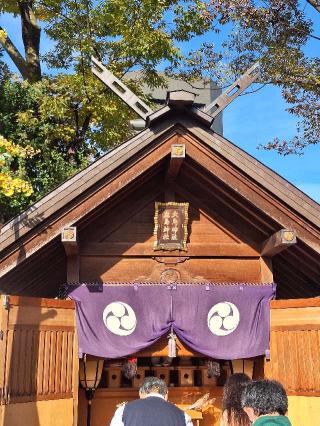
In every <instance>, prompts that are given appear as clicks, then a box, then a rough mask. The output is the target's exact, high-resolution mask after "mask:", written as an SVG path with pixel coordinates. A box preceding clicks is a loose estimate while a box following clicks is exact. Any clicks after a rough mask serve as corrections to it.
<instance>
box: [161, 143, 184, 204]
mask: <svg viewBox="0 0 320 426" xmlns="http://www.w3.org/2000/svg"><path fill="white" fill-rule="evenodd" d="M185 156H186V147H185V145H184V144H173V145H171V157H170V163H169V166H168V170H167V173H166V177H165V186H166V191H165V201H166V202H169V201H175V196H174V191H173V189H172V184H173V182H174V181H175V179H176V177H177V176H178V174H179V171H180V168H181V166H182V163H183V160H184V159H185Z"/></svg>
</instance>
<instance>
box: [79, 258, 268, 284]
mask: <svg viewBox="0 0 320 426" xmlns="http://www.w3.org/2000/svg"><path fill="white" fill-rule="evenodd" d="M158 255H159V256H160V257H161V253H158ZM182 256H183V254H182ZM186 256H187V253H186ZM167 268H168V266H167V265H165V264H163V263H159V262H157V261H155V260H154V259H152V258H151V257H150V258H134V257H132V258H121V257H120V256H119V257H103V256H99V257H90V256H82V257H81V269H80V279H81V281H82V282H91V281H97V280H99V281H104V282H106V281H133V280H138V279H145V280H148V279H150V280H152V281H159V280H160V277H161V272H163V271H164V270H165V269H167ZM174 268H175V269H176V270H177V271H179V273H180V274H181V280H182V281H190V280H192V279H193V278H196V277H201V278H202V279H204V280H208V281H217V282H239V281H242V282H259V281H260V263H259V260H258V259H210V258H209V259H201V258H200V259H199V258H198V259H197V258H190V259H189V260H187V261H185V262H184V263H179V264H177V265H175V266H174Z"/></svg>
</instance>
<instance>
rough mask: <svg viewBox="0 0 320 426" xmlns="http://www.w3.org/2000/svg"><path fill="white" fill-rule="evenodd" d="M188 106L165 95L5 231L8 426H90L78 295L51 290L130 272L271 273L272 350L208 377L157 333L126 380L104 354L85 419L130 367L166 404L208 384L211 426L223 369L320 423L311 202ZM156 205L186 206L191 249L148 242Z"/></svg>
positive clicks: (122, 384) (114, 394)
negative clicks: (163, 390) (141, 126)
mask: <svg viewBox="0 0 320 426" xmlns="http://www.w3.org/2000/svg"><path fill="white" fill-rule="evenodd" d="M193 103H194V96H193V95H192V94H190V93H188V92H183V91H178V92H171V93H169V95H168V101H167V105H166V106H164V107H163V108H162V109H160V110H159V111H157V112H155V113H152V114H149V115H148V116H147V127H146V128H145V130H143V131H141V132H140V133H139V134H137V135H136V136H134V137H133V138H132V139H130V140H128V141H127V142H125V143H123V144H122V145H120V146H119V147H117V148H115V149H114V150H112V151H111V152H109V153H108V154H106V155H104V156H103V157H101V158H100V159H99V160H97V161H95V162H94V163H92V164H91V165H90V166H89V167H87V168H86V169H85V170H83V171H82V172H80V173H78V174H77V175H75V176H73V177H72V178H71V179H69V180H68V181H66V182H65V183H64V184H62V185H61V186H59V187H58V188H57V189H55V190H54V191H52V192H51V193H49V194H48V195H47V196H46V197H44V198H43V199H41V200H40V201H38V202H37V203H36V204H35V205H33V206H32V207H30V208H29V209H28V210H27V211H25V212H23V213H22V214H21V215H20V216H18V217H16V218H14V219H13V220H12V221H11V222H9V223H7V224H5V225H4V226H3V228H2V229H1V233H0V244H1V256H0V271H1V281H0V291H1V293H2V296H1V297H2V301H1V317H0V321H1V327H0V330H1V332H0V388H1V406H0V410H1V411H0V413H1V421H2V423H1V424H3V425H4V426H13V425H15V426H20V425H25V424H28V425H29V426H36V425H37V426H38V425H41V426H49V425H55V426H60V425H61V426H62V425H63V426H71V425H74V426H75V425H76V424H78V425H79V426H82V425H84V424H85V418H86V402H85V398H84V391H83V390H82V389H81V388H79V386H78V383H79V378H78V377H79V376H78V375H79V372H78V354H77V339H76V331H75V309H74V302H73V301H71V300H60V299H59V294H60V293H59V292H60V290H61V285H62V284H64V283H84V284H85V283H98V284H99V283H100V284H101V283H106V285H108V283H110V284H111V283H112V285H116V284H117V283H121V285H124V284H126V283H131V284H132V283H133V284H134V283H137V282H139V283H145V284H147V283H150V282H152V283H159V284H164V283H165V284H168V285H172V284H175V283H180V284H183V283H189V284H190V283H192V284H198V283H199V285H200V283H201V285H203V283H217V284H219V285H221V286H224V285H228V284H230V283H232V284H233V285H234V286H236V285H241V284H243V283H253V284H259V283H271V282H275V283H276V284H277V293H276V300H274V301H272V302H271V324H270V325H271V333H270V345H271V346H270V354H266V356H258V357H253V358H251V359H246V360H244V359H240V360H231V361H230V362H229V360H227V361H226V362H225V361H224V360H218V362H219V365H220V369H221V375H220V377H218V379H216V378H214V380H211V381H210V380H209V379H210V378H208V376H207V375H205V374H202V371H203V369H204V367H203V365H205V362H206V360H205V358H206V357H204V356H203V355H202V354H201V353H198V352H196V351H195V350H193V349H191V348H190V347H188V345H185V344H183V343H182V341H178V342H177V348H178V349H177V352H178V353H177V357H178V359H180V362H176V363H173V364H172V365H171V366H170V367H168V366H167V367H166V366H163V365H162V366H159V365H158V357H161V356H163V357H166V356H167V355H168V350H167V336H166V335H165V336H164V337H163V338H160V340H158V341H157V342H156V343H155V344H153V345H152V346H150V347H148V348H145V349H144V350H142V351H140V352H139V353H138V354H136V356H137V357H138V369H139V376H138V375H137V376H136V379H133V381H131V382H130V381H128V380H125V379H123V377H121V371H120V365H121V359H120V360H119V359H117V360H116V361H115V362H112V361H114V360H106V361H105V364H104V369H103V372H102V379H101V383H100V386H99V388H98V389H97V391H96V393H95V397H94V399H93V405H92V425H93V426H100V425H107V424H108V422H109V421H110V418H111V416H112V413H113V412H114V410H115V407H116V404H117V403H119V402H121V401H124V400H130V399H134V398H136V397H137V383H138V382H137V381H139V380H138V379H139V377H140V378H141V375H143V374H151V373H150V371H151V370H153V373H154V374H162V376H163V377H164V378H166V379H168V382H169V385H170V389H169V391H170V392H169V398H170V399H171V400H172V401H173V402H175V403H178V404H188V403H190V402H193V401H194V400H195V399H197V397H199V396H201V395H203V394H204V393H206V392H210V395H211V397H213V398H215V401H214V402H213V404H212V406H211V407H210V408H209V410H207V411H205V412H204V413H203V415H201V416H200V417H203V418H200V420H199V423H198V424H199V425H202V426H209V425H218V424H219V415H220V404H221V393H222V386H221V385H222V384H223V382H224V380H225V377H226V376H227V375H228V374H230V371H231V370H233V371H247V372H249V374H251V375H252V376H253V377H272V378H275V379H277V380H279V381H281V382H282V383H283V384H284V386H285V387H286V390H287V392H288V395H289V416H290V418H291V421H292V423H293V426H300V425H302V424H303V425H304V426H316V424H318V423H317V422H318V421H319V418H320V374H319V371H320V298H319V295H320V206H319V205H318V204H317V203H316V202H314V201H313V200H312V199H310V198H309V197H307V196H306V195H305V194H304V193H302V192H301V191H299V190H298V189H297V188H295V187H294V186H293V185H291V184H290V183H289V182H287V181H286V180H284V179H283V178H281V177H280V176H279V175H277V174H276V173H275V172H273V171H272V170H270V169H269V168H267V167H265V166H264V165H263V164H261V163H260V162H259V161H257V160H256V159H254V158H253V157H251V156H250V155H248V154H247V153H245V152H244V151H243V150H241V149H239V148H238V147H236V146H235V145H233V144H232V143H231V142H229V141H228V140H226V139H225V138H223V137H222V136H219V135H218V134H216V133H215V132H214V131H213V130H211V125H212V121H213V118H212V116H210V115H209V114H207V113H205V112H203V111H201V110H198V109H196V108H195V107H194V106H193ZM156 202H158V203H159V202H162V203H166V202H171V203H189V210H188V220H187V229H186V241H185V242H186V250H183V248H182V247H179V248H178V247H176V248H174V247H171V249H170V250H169V249H166V246H165V245H164V246H163V249H161V250H155V247H154V242H155V238H156V237H157V236H156V235H154V229H155V223H154V217H155V203H156ZM172 248H173V249H172ZM7 295H9V296H7ZM159 303H161V300H159ZM154 357H157V358H156V362H153V360H152V358H154ZM140 359H141V360H142V359H143V360H144V361H143V362H142V361H141V364H139V362H140ZM147 372H148V373H147ZM168 374H169V375H171V376H170V378H168ZM181 374H182V375H181ZM113 381H114V382H113ZM194 424H196V421H195V423H194Z"/></svg>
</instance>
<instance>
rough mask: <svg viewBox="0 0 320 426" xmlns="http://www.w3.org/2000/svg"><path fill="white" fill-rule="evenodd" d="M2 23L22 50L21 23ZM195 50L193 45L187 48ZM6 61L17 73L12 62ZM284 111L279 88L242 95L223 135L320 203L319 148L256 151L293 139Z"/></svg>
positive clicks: (313, 47) (7, 19)
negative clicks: (296, 152)
mask: <svg viewBox="0 0 320 426" xmlns="http://www.w3.org/2000/svg"><path fill="white" fill-rule="evenodd" d="M306 12H307V13H308V14H309V16H310V17H312V18H313V19H314V20H315V22H316V25H315V28H320V18H319V17H318V16H316V13H314V12H313V11H312V8H311V6H309V5H306ZM0 22H1V25H2V26H3V27H4V28H6V29H7V31H8V34H9V35H10V37H11V38H12V40H13V41H14V43H15V44H16V45H17V47H18V48H20V49H21V51H23V49H22V45H21V35H20V34H21V31H20V23H19V21H18V20H15V19H13V18H12V17H11V16H9V15H6V14H5V15H2V16H1V17H0ZM318 35H319V34H318ZM205 38H206V40H208V41H213V40H214V38H216V35H207V36H206V37H205ZM202 41H203V38H202ZM316 43H318V44H319V41H318V42H316V41H315V42H310V43H309V44H308V45H307V46H306V51H307V52H308V54H310V55H312V56H315V54H316V52H317V51H319V46H317V44H316ZM50 46H52V45H51V43H50V41H49V40H47V39H46V38H45V37H44V38H43V39H42V46H41V50H42V52H45V51H46V50H48V48H49V47H50ZM196 47H197V46H196V43H194V42H193V43H192V44H191V45H189V46H188V48H196ZM6 59H7V60H8V64H10V66H11V67H12V69H13V70H14V66H13V65H12V63H11V61H10V60H9V59H8V58H6ZM44 71H46V70H45V69H44ZM285 109H286V104H285V102H284V101H283V99H282V97H281V93H280V90H279V89H278V88H277V87H273V86H269V87H265V88H264V89H262V90H260V91H258V92H256V93H254V94H250V95H245V96H240V97H238V98H237V99H236V100H235V101H234V102H232V103H231V104H230V105H229V106H228V107H227V109H226V110H225V111H224V116H223V124H224V136H225V137H226V138H228V139H229V140H231V141H232V142H233V143H235V144H236V145H238V146H239V147H241V148H243V149H244V150H245V151H247V152H249V153H250V154H251V155H253V156H254V157H256V158H257V159H258V160H260V161H261V162H263V163H264V164H265V165H267V166H269V167H270V168H271V169H273V170H275V171H276V172H277V173H279V174H280V175H281V176H283V177H284V178H286V179H287V180H288V181H290V182H291V183H293V184H294V185H296V186H297V187H298V188H299V189H301V190H302V191H304V192H305V193H306V194H308V195H309V196H310V197H312V198H313V199H314V200H316V201H318V202H319V203H320V167H319V158H320V145H315V146H311V147H309V148H307V149H306V150H305V153H304V155H303V156H287V157H282V156H280V155H279V154H277V153H276V152H274V151H264V150H258V149H257V145H259V144H261V143H262V144H264V143H266V142H268V141H270V140H272V139H273V138H274V137H278V138H280V139H286V138H291V137H292V136H294V134H295V130H296V127H295V126H296V119H295V117H294V116H292V115H290V114H289V113H287V112H286V111H285Z"/></svg>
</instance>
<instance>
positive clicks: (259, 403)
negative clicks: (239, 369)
mask: <svg viewBox="0 0 320 426" xmlns="http://www.w3.org/2000/svg"><path fill="white" fill-rule="evenodd" d="M241 404H242V407H243V409H244V411H245V412H246V413H247V414H248V417H249V419H250V420H251V421H252V422H253V421H255V420H256V419H257V418H258V417H260V416H264V415H267V414H269V415H270V414H271V415H278V416H284V415H285V414H286V413H287V411H288V397H287V394H286V391H285V390H284V387H283V386H282V385H281V383H279V382H276V381H275V380H257V381H254V382H251V383H248V384H247V386H246V388H245V389H244V391H243V393H242V398H241Z"/></svg>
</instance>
